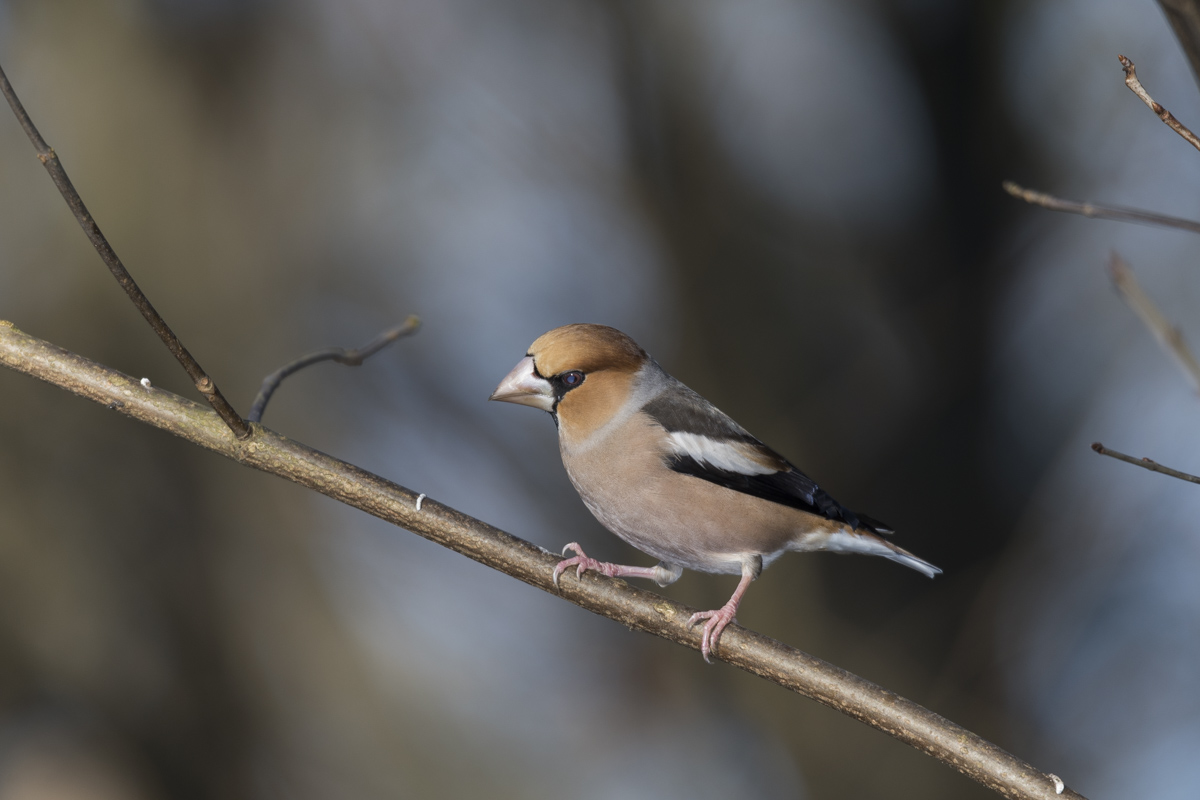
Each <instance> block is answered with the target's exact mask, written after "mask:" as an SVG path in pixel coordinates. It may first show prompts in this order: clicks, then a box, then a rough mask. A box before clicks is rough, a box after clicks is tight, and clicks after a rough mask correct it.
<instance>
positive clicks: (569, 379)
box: [562, 370, 583, 386]
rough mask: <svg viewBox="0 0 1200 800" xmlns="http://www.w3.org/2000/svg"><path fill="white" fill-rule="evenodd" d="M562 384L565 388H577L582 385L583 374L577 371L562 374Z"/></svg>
mask: <svg viewBox="0 0 1200 800" xmlns="http://www.w3.org/2000/svg"><path fill="white" fill-rule="evenodd" d="M562 382H563V383H565V384H566V385H567V386H578V385H579V384H581V383H583V373H582V372H580V371H579V370H572V371H570V372H564V373H563V376H562Z"/></svg>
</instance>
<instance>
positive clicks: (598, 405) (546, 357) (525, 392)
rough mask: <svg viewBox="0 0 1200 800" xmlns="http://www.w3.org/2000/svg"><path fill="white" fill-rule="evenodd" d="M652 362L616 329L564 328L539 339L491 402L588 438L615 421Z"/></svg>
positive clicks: (493, 394)
mask: <svg viewBox="0 0 1200 800" xmlns="http://www.w3.org/2000/svg"><path fill="white" fill-rule="evenodd" d="M648 359H649V356H647V355H646V351H644V350H642V348H640V347H638V345H637V342H635V341H633V339H630V338H629V337H628V336H626V335H625V334H623V333H621V332H620V331H619V330H617V329H616V328H610V327H608V326H607V325H590V324H584V323H580V324H575V325H564V326H563V327H561V328H555V329H554V330H552V331H550V332H548V333H544V334H542V335H541V336H539V337H538V338H537V340H535V341H534V343H533V344H532V345H530V346H529V351H528V352H527V353H526V354H525V358H523V359H521V360H520V361H519V362H518V363H517V366H515V367H514V368H513V370H512V372H510V373H508V375H507V376H506V377H505V378H504V380H502V381H501V382H500V385H499V386H497V387H496V391H494V392H492V396H491V397H490V398H488V399H489V400H501V401H504V402H506V403H519V404H520V405H525V406H533V407H534V408H540V409H542V410H543V411H549V412H550V413H552V414H556V415H557V416H558V420H559V423H560V425H562V424H566V425H568V426H570V427H573V428H576V429H577V430H578V432H580V433H584V432H585V431H590V430H594V429H595V428H597V427H599V426H600V425H602V424H604V422H606V421H607V420H608V419H611V418H612V416H613V415H614V414H615V413H616V411H617V409H619V408H620V407H621V405H622V404H623V403H624V402H625V401H626V400H627V399H628V398H629V396H630V393H631V390H632V386H633V377H634V375H635V374H636V373H637V372H638V370H640V369H641V368H642V366H643V365H644V364H645V363H646V361H647V360H648Z"/></svg>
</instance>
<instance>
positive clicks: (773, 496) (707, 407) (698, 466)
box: [643, 382, 891, 533]
mask: <svg viewBox="0 0 1200 800" xmlns="http://www.w3.org/2000/svg"><path fill="white" fill-rule="evenodd" d="M643 411H644V412H645V413H647V414H649V415H650V416H651V417H653V418H654V420H655V421H656V422H658V424H659V425H661V426H662V427H663V428H664V429H665V430H666V431H667V442H668V444H667V446H668V448H669V450H668V455H667V465H668V466H669V467H670V468H671V469H673V470H675V471H676V472H679V473H682V474H684V475H691V476H693V477H696V478H700V479H702V480H706V481H709V482H710V483H715V484H717V485H718V486H724V487H725V488H726V489H732V490H734V491H735V492H742V493H744V494H748V495H752V496H754V497H760V498H762V499H763V500H768V501H770V502H772V503H779V504H780V505H785V506H790V507H791V508H797V509H800V510H801V511H807V512H808V513H810V514H816V515H817V516H821V517H824V518H826V519H831V520H835V521H841V522H845V523H846V524H847V525H849V526H850V527H851V528H854V529H857V528H858V527H859V526H860V525H861V526H863V527H865V528H867V529H868V530H871V531H873V532H876V533H891V528H889V527H888V526H887V525H885V524H883V523H882V522H879V521H877V520H874V519H871V518H870V517H866V516H861V517H860V516H858V515H856V514H854V512H852V511H850V510H849V509H848V508H846V507H845V506H843V505H842V504H841V503H839V502H837V501H836V500H834V499H833V498H832V497H831V496H830V495H829V493H828V492H826V491H825V490H824V489H822V488H821V487H820V486H818V485H817V483H816V481H814V480H813V479H812V478H810V477H808V476H807V475H805V474H804V473H803V472H801V471H800V470H798V469H796V468H795V467H794V466H792V465H791V464H790V463H788V461H787V459H785V458H784V457H783V456H781V455H779V454H778V453H776V452H775V451H774V450H772V449H771V448H769V447H767V446H766V445H765V444H763V443H762V442H760V441H759V440H758V439H756V438H754V437H753V436H751V435H750V434H749V433H747V432H746V430H745V429H744V428H743V427H742V426H740V425H738V424H737V423H736V422H734V421H733V420H732V419H731V418H730V417H729V416H727V415H726V414H724V413H722V412H721V411H720V410H718V409H717V408H716V407H715V406H713V405H712V404H711V403H709V402H708V401H707V400H705V399H704V398H703V397H701V396H700V395H698V394H696V393H695V392H693V391H692V390H691V389H689V388H687V387H686V386H684V385H683V384H681V383H678V382H676V383H675V385H674V386H672V387H670V388H669V389H667V390H666V391H664V392H663V393H662V394H660V395H659V396H658V397H656V398H655V399H654V400H652V401H650V402H649V403H647V404H646V406H645V407H644V408H643Z"/></svg>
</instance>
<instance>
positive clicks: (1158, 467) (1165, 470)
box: [1092, 442, 1200, 483]
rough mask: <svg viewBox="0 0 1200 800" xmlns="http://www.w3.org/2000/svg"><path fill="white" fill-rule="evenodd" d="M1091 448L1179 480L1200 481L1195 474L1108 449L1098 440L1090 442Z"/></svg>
mask: <svg viewBox="0 0 1200 800" xmlns="http://www.w3.org/2000/svg"><path fill="white" fill-rule="evenodd" d="M1092 449H1093V450H1095V451H1096V452H1097V453H1099V454H1100V455H1102V456H1108V457H1109V458H1115V459H1117V460H1118V461H1124V462H1125V463H1126V464H1133V465H1134V466H1135V467H1141V468H1142V469H1148V470H1150V471H1151V472H1161V473H1162V474H1163V475H1170V476H1171V477H1172V478H1179V480H1181V481H1187V482H1188V483H1200V477H1196V476H1195V475H1191V474H1189V473H1187V472H1180V471H1179V470H1177V469H1171V468H1170V467H1164V466H1163V465H1162V464H1160V463H1158V462H1157V461H1152V460H1150V459H1148V458H1134V457H1133V456H1130V455H1126V454H1125V453H1119V452H1117V451H1116V450H1110V449H1108V448H1107V447H1105V446H1104V445H1102V444H1100V443H1099V442H1094V443H1092Z"/></svg>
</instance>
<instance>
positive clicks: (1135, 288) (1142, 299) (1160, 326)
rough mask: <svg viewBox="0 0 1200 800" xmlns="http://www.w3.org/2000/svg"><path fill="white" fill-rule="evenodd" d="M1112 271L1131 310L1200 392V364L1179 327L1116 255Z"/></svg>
mask: <svg viewBox="0 0 1200 800" xmlns="http://www.w3.org/2000/svg"><path fill="white" fill-rule="evenodd" d="M1109 272H1110V274H1111V275H1112V279H1113V283H1114V284H1115V285H1116V287H1117V290H1118V291H1120V292H1121V295H1122V296H1123V297H1124V298H1125V301H1126V302H1127V303H1129V307H1130V308H1132V309H1133V311H1134V313H1135V314H1137V315H1138V316H1139V317H1140V318H1141V320H1142V322H1144V323H1145V324H1146V327H1147V328H1149V329H1150V332H1151V333H1153V334H1154V338H1155V339H1157V340H1158V343H1159V344H1161V345H1162V346H1163V349H1164V350H1166V351H1167V353H1168V354H1169V355H1170V356H1171V357H1172V358H1173V359H1175V363H1177V364H1178V365H1179V368H1180V369H1182V370H1183V372H1184V374H1185V375H1186V376H1187V377H1188V379H1189V380H1190V381H1191V382H1192V386H1194V387H1195V388H1196V389H1197V390H1200V363H1197V362H1196V357H1195V356H1194V355H1192V351H1191V349H1190V348H1189V347H1188V346H1187V342H1185V341H1184V339H1183V334H1182V333H1181V332H1180V330H1179V328H1177V327H1175V326H1174V325H1172V324H1171V323H1170V322H1169V321H1168V320H1167V318H1166V317H1165V316H1164V315H1163V313H1162V312H1161V311H1159V309H1158V306H1156V305H1154V301H1153V300H1151V299H1150V297H1149V295H1147V294H1146V293H1145V292H1144V291H1142V287H1141V286H1139V285H1138V282H1137V280H1136V279H1135V278H1134V277H1133V270H1131V269H1130V268H1129V265H1128V264H1126V263H1125V261H1124V259H1122V258H1121V257H1120V256H1119V255H1117V254H1116V253H1113V254H1112V259H1111V260H1110V261H1109Z"/></svg>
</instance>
